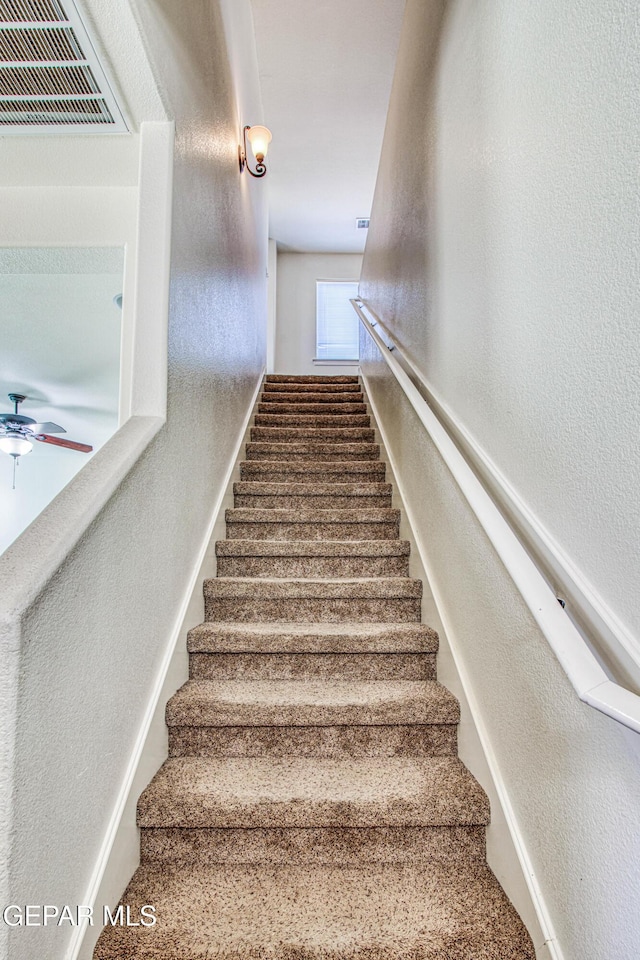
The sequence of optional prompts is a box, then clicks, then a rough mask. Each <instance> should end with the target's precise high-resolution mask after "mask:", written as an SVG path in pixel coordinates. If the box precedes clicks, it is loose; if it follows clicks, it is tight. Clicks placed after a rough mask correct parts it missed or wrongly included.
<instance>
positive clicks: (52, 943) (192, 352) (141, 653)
mask: <svg viewBox="0 0 640 960" xmlns="http://www.w3.org/2000/svg"><path fill="white" fill-rule="evenodd" d="M223 4H224V5H225V14H226V19H227V28H228V22H229V20H231V21H232V22H233V23H235V24H236V26H238V20H237V19H235V17H234V10H239V8H240V7H243V8H245V7H247V6H248V0H247V4H244V3H238V0H233V2H230V0H223ZM132 6H133V8H134V10H135V13H136V15H137V16H138V17H139V21H140V24H141V31H142V35H143V37H144V40H145V43H146V45H147V48H148V52H149V56H150V59H151V61H152V64H153V66H154V70H155V73H156V76H157V79H158V83H159V85H160V88H161V93H162V97H163V101H164V103H165V104H166V106H167V110H168V112H169V114H170V115H171V116H172V117H175V120H176V148H175V167H174V207H173V244H172V266H171V291H170V315H169V388H168V414H167V416H168V419H167V424H166V426H165V427H164V428H163V430H162V431H161V433H160V434H159V435H158V436H157V438H156V439H155V440H154V442H153V443H152V444H151V446H150V447H149V448H148V449H147V450H146V451H145V454H144V455H143V457H142V458H141V460H140V461H139V462H138V463H137V464H136V466H135V468H134V469H133V471H132V472H131V473H130V474H129V476H128V477H127V479H126V480H125V482H124V483H123V484H122V486H121V487H120V489H119V490H118V492H117V494H116V495H115V496H114V497H113V498H112V500H111V501H110V502H109V504H108V505H107V507H106V508H105V509H104V511H103V512H102V514H101V515H100V516H99V518H98V519H97V520H96V521H95V523H94V524H93V525H92V526H91V528H90V529H89V530H88V531H87V532H86V534H85V535H84V537H83V538H82V540H81V542H80V543H79V545H78V547H77V548H76V550H75V551H74V552H73V554H72V555H71V556H70V557H69V558H68V560H67V562H66V563H65V564H64V566H63V567H62V568H61V570H59V571H58V573H57V575H56V576H55V578H54V579H53V580H52V581H51V583H50V584H49V586H48V588H47V590H46V591H45V592H44V593H43V594H42V596H41V597H40V599H39V600H38V602H37V603H36V604H35V605H34V606H33V608H32V609H31V610H29V611H28V613H27V615H26V617H25V622H24V625H23V635H22V638H23V647H22V659H21V664H20V680H19V683H20V686H19V691H18V694H17V703H18V711H19V712H18V732H17V736H18V740H17V771H16V783H15V811H16V816H15V823H14V851H13V857H12V861H11V873H12V887H11V898H12V901H13V902H18V903H60V904H64V903H71V904H73V903H82V902H83V897H84V896H85V894H86V889H87V884H88V881H89V877H90V876H91V873H92V870H93V868H94V866H95V860H96V857H97V854H98V850H99V849H100V845H101V843H102V840H103V837H104V833H105V830H106V827H107V823H108V820H109V817H110V815H111V811H112V809H113V806H114V803H115V798H116V796H117V794H118V791H119V790H120V788H121V785H122V780H123V777H124V771H125V769H126V766H127V762H128V759H129V756H130V753H131V749H132V745H133V742H134V740H135V738H136V735H137V731H138V727H139V724H140V721H141V717H142V715H143V712H144V710H145V708H146V705H147V701H148V698H149V694H150V690H151V688H152V686H153V682H154V679H155V675H156V672H157V670H158V666H159V661H160V657H161V654H162V652H163V651H164V649H165V647H166V644H167V639H168V637H169V636H170V634H171V630H172V628H173V624H174V620H175V617H176V615H177V612H178V610H179V607H180V603H181V601H182V599H183V593H184V589H185V585H186V582H187V579H188V576H189V573H190V571H191V568H192V566H193V564H194V562H195V559H196V557H197V554H198V549H199V546H200V542H201V540H202V537H203V536H204V533H205V528H206V524H207V521H208V519H209V516H210V513H211V509H212V505H213V503H214V501H215V498H216V496H217V494H218V493H219V490H220V486H221V484H222V482H223V479H224V476H225V471H226V469H227V466H228V460H229V457H230V456H231V453H232V451H233V449H234V446H235V442H236V439H237V434H238V431H239V430H240V428H241V425H242V422H243V418H244V415H245V413H246V408H247V404H248V403H249V401H250V398H251V396H252V394H253V390H254V387H255V385H256V382H257V379H258V377H259V374H260V371H261V369H262V366H263V363H264V340H265V336H264V329H265V312H266V309H265V307H266V286H265V284H266V280H265V270H266V236H267V231H266V215H265V211H264V194H261V193H260V185H259V184H257V183H256V184H255V185H254V183H253V182H249V178H247V177H245V178H241V177H240V175H239V172H238V164H237V142H238V140H237V138H238V123H237V117H238V114H239V113H241V112H244V110H246V111H247V112H248V113H251V115H252V116H254V117H255V116H256V115H257V113H258V110H259V94H258V89H257V68H256V66H255V62H252V61H251V59H250V51H251V45H252V37H249V38H246V45H245V47H244V50H245V54H246V60H245V67H244V69H245V71H246V74H247V76H248V77H249V78H251V77H253V83H252V84H251V85H250V87H249V86H247V88H246V89H245V94H244V96H245V103H244V104H243V105H242V109H241V105H240V104H238V102H237V88H236V86H235V84H234V81H233V76H232V72H231V69H230V66H229V60H228V56H227V39H226V35H225V22H224V21H223V18H222V14H221V3H217V2H205V0H202V2H193V3H190V4H189V17H184V15H183V10H182V5H177V4H174V3H172V2H170V0H162V2H157V0H153V2H151V0H136V2H135V3H134V4H132ZM242 13H243V14H246V10H244V9H243V11H242ZM104 29H105V31H107V33H106V34H105V42H106V41H107V40H108V39H109V35H108V31H109V30H110V31H112V37H111V39H113V38H114V37H115V38H116V41H117V42H118V43H119V42H120V40H119V37H120V34H121V32H122V29H123V24H122V22H119V21H118V20H117V19H115V18H114V19H113V20H112V21H111V22H110V23H109V22H107V23H106V24H105V25H104ZM116 35H117V36H116ZM241 41H242V36H241V35H240V37H239V39H237V40H236V42H241ZM247 51H248V52H247ZM134 72H135V71H134ZM121 80H122V78H121ZM122 83H123V85H124V80H122ZM141 119H144V116H142V117H141ZM154 119H155V118H154ZM45 146H46V144H45ZM9 706H10V704H9ZM132 857H135V853H132ZM70 935H71V932H70V931H69V929H68V928H67V929H66V930H62V929H61V930H56V929H55V928H47V929H46V930H45V929H43V928H30V929H24V928H23V929H22V930H18V931H16V932H15V933H14V935H13V937H12V943H11V947H10V955H11V957H12V958H15V960H27V958H29V960H31V958H32V957H34V956H43V957H44V956H46V957H47V958H51V960H59V958H61V957H62V956H63V955H64V952H65V949H66V945H67V943H68V941H69V938H70Z"/></svg>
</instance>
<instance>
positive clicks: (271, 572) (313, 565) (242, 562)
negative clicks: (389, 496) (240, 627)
mask: <svg viewBox="0 0 640 960" xmlns="http://www.w3.org/2000/svg"><path fill="white" fill-rule="evenodd" d="M216 557H217V561H218V564H217V572H218V576H219V577H286V578H291V577H294V578H295V577H307V578H308V577H313V578H315V577H322V578H326V577H338V576H340V577H384V576H389V577H393V576H399V577H405V576H408V575H409V543H408V541H407V540H396V539H393V540H219V541H218V542H217V543H216Z"/></svg>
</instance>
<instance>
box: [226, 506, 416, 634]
mask: <svg viewBox="0 0 640 960" xmlns="http://www.w3.org/2000/svg"><path fill="white" fill-rule="evenodd" d="M399 535H400V523H399V521H395V520H392V521H389V522H386V523H367V522H365V521H358V522H356V523H346V522H339V523H330V522H327V523H303V522H300V523H294V522H291V523H285V522H282V521H280V522H275V523H268V522H251V521H246V520H241V521H232V520H227V537H228V538H229V540H396V539H397V538H398V537H399ZM258 619H260V617H258Z"/></svg>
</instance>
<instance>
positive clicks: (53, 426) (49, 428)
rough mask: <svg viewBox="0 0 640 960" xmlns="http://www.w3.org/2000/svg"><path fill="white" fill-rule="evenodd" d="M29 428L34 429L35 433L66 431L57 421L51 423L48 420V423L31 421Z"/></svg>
mask: <svg viewBox="0 0 640 960" xmlns="http://www.w3.org/2000/svg"><path fill="white" fill-rule="evenodd" d="M29 429H30V430H33V432H34V433H66V432H67V431H66V430H65V428H64V427H60V426H58V424H57V423H51V421H47V422H46V423H30V424H29Z"/></svg>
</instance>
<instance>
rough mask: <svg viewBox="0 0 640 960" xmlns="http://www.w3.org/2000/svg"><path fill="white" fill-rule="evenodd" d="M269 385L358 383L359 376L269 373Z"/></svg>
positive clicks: (267, 376)
mask: <svg viewBox="0 0 640 960" xmlns="http://www.w3.org/2000/svg"><path fill="white" fill-rule="evenodd" d="M265 381H266V382H267V383H358V382H359V378H358V376H357V375H354V374H351V373H348V374H343V375H340V376H335V377H323V376H320V375H318V374H300V375H298V374H290V373H268V374H267V375H266V377H265Z"/></svg>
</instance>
